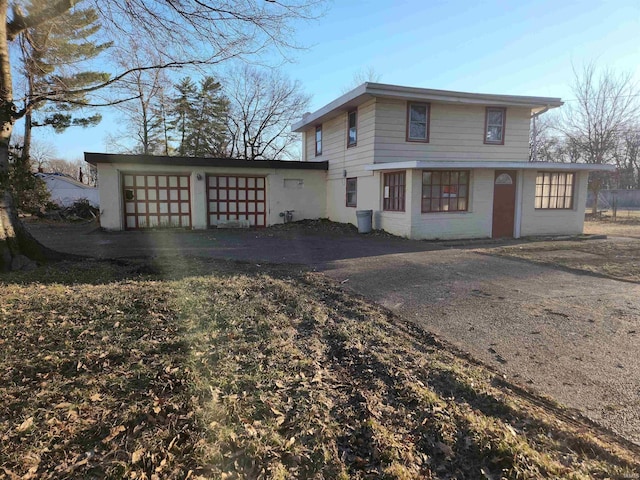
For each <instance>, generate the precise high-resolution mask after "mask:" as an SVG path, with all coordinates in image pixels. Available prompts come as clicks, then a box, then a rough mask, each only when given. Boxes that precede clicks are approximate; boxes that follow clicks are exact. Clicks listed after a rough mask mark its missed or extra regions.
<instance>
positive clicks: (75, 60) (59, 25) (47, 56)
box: [20, 0, 111, 163]
mask: <svg viewBox="0 0 640 480" xmlns="http://www.w3.org/2000/svg"><path fill="white" fill-rule="evenodd" d="M44 7H45V5H44V4H43V2H42V1H36V0H34V1H31V2H30V3H29V4H28V5H27V7H26V9H27V11H28V14H29V15H37V14H39V13H40V12H41V10H42V9H43V8H44ZM100 28H101V25H100V23H99V22H98V13H97V12H96V10H95V9H93V8H86V9H81V8H73V9H71V10H68V11H67V12H65V13H64V14H62V15H60V16H58V17H55V18H52V19H50V20H48V21H46V22H44V23H42V24H40V25H38V27H37V28H27V29H25V30H24V31H23V32H22V33H21V34H20V47H21V52H22V60H23V69H22V71H23V74H24V76H25V78H26V81H27V90H28V91H27V95H26V100H25V109H26V111H27V114H26V115H25V132H24V145H23V150H22V161H23V163H28V159H29V152H30V147H31V129H32V128H33V127H38V126H51V127H52V128H53V129H54V130H55V131H56V132H57V133H59V132H62V131H64V130H65V129H67V128H68V127H70V126H82V127H87V126H90V125H95V124H97V123H98V122H100V120H101V118H102V117H101V115H99V114H93V115H89V116H84V117H82V116H81V117H78V116H73V112H74V111H77V110H78V109H79V108H82V107H83V106H86V105H87V104H88V102H89V99H88V97H87V95H86V94H75V95H71V94H69V93H68V92H69V91H73V90H81V89H83V88H87V87H91V86H94V85H99V84H102V83H104V82H105V81H107V80H108V79H109V74H108V73H105V72H96V71H93V70H87V69H85V68H84V67H85V66H86V65H87V63H88V62H89V61H90V60H93V59H95V58H96V57H97V56H98V55H100V53H102V52H103V51H105V50H106V49H107V48H109V47H110V46H111V42H107V43H98V42H97V41H96V40H95V39H94V38H95V36H96V34H97V33H98V32H99V30H100ZM51 92H60V93H59V94H56V95H51ZM45 94H46V97H45Z"/></svg>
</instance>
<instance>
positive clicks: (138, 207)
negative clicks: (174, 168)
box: [122, 174, 191, 230]
mask: <svg viewBox="0 0 640 480" xmlns="http://www.w3.org/2000/svg"><path fill="white" fill-rule="evenodd" d="M122 185H123V195H124V218H125V227H126V228H127V229H128V230H135V229H140V228H158V227H185V228H189V227H191V207H190V198H189V176H188V175H164V174H161V175H156V174H144V175H135V174H124V175H123V182H122Z"/></svg>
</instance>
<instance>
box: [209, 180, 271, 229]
mask: <svg viewBox="0 0 640 480" xmlns="http://www.w3.org/2000/svg"><path fill="white" fill-rule="evenodd" d="M207 185H208V188H207V199H208V202H207V203H208V207H207V210H208V213H209V225H211V226H215V225H224V224H225V223H229V222H237V221H240V222H242V221H248V222H249V225H251V226H252V227H265V226H266V225H267V196H266V181H265V177H241V176H236V175H209V176H208V177H207Z"/></svg>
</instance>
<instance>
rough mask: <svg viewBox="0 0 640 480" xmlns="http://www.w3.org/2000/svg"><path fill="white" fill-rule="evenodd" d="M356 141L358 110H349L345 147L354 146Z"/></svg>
mask: <svg viewBox="0 0 640 480" xmlns="http://www.w3.org/2000/svg"><path fill="white" fill-rule="evenodd" d="M357 143H358V111H357V110H352V111H350V112H349V127H348V131H347V147H355V146H356V145H357Z"/></svg>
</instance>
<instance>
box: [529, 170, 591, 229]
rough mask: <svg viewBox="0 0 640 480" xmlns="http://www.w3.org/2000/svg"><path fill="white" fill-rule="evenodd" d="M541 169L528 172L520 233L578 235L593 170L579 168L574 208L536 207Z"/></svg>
mask: <svg viewBox="0 0 640 480" xmlns="http://www.w3.org/2000/svg"><path fill="white" fill-rule="evenodd" d="M537 173H538V172H536V171H535V170H527V171H525V172H524V186H523V190H522V223H521V227H520V235H521V236H523V237H524V236H534V235H576V234H580V233H582V229H583V227H584V206H585V205H586V203H587V180H588V178H589V173H588V172H576V179H577V181H576V186H575V190H574V192H573V208H572V209H571V210H536V209H535V194H536V176H537Z"/></svg>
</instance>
